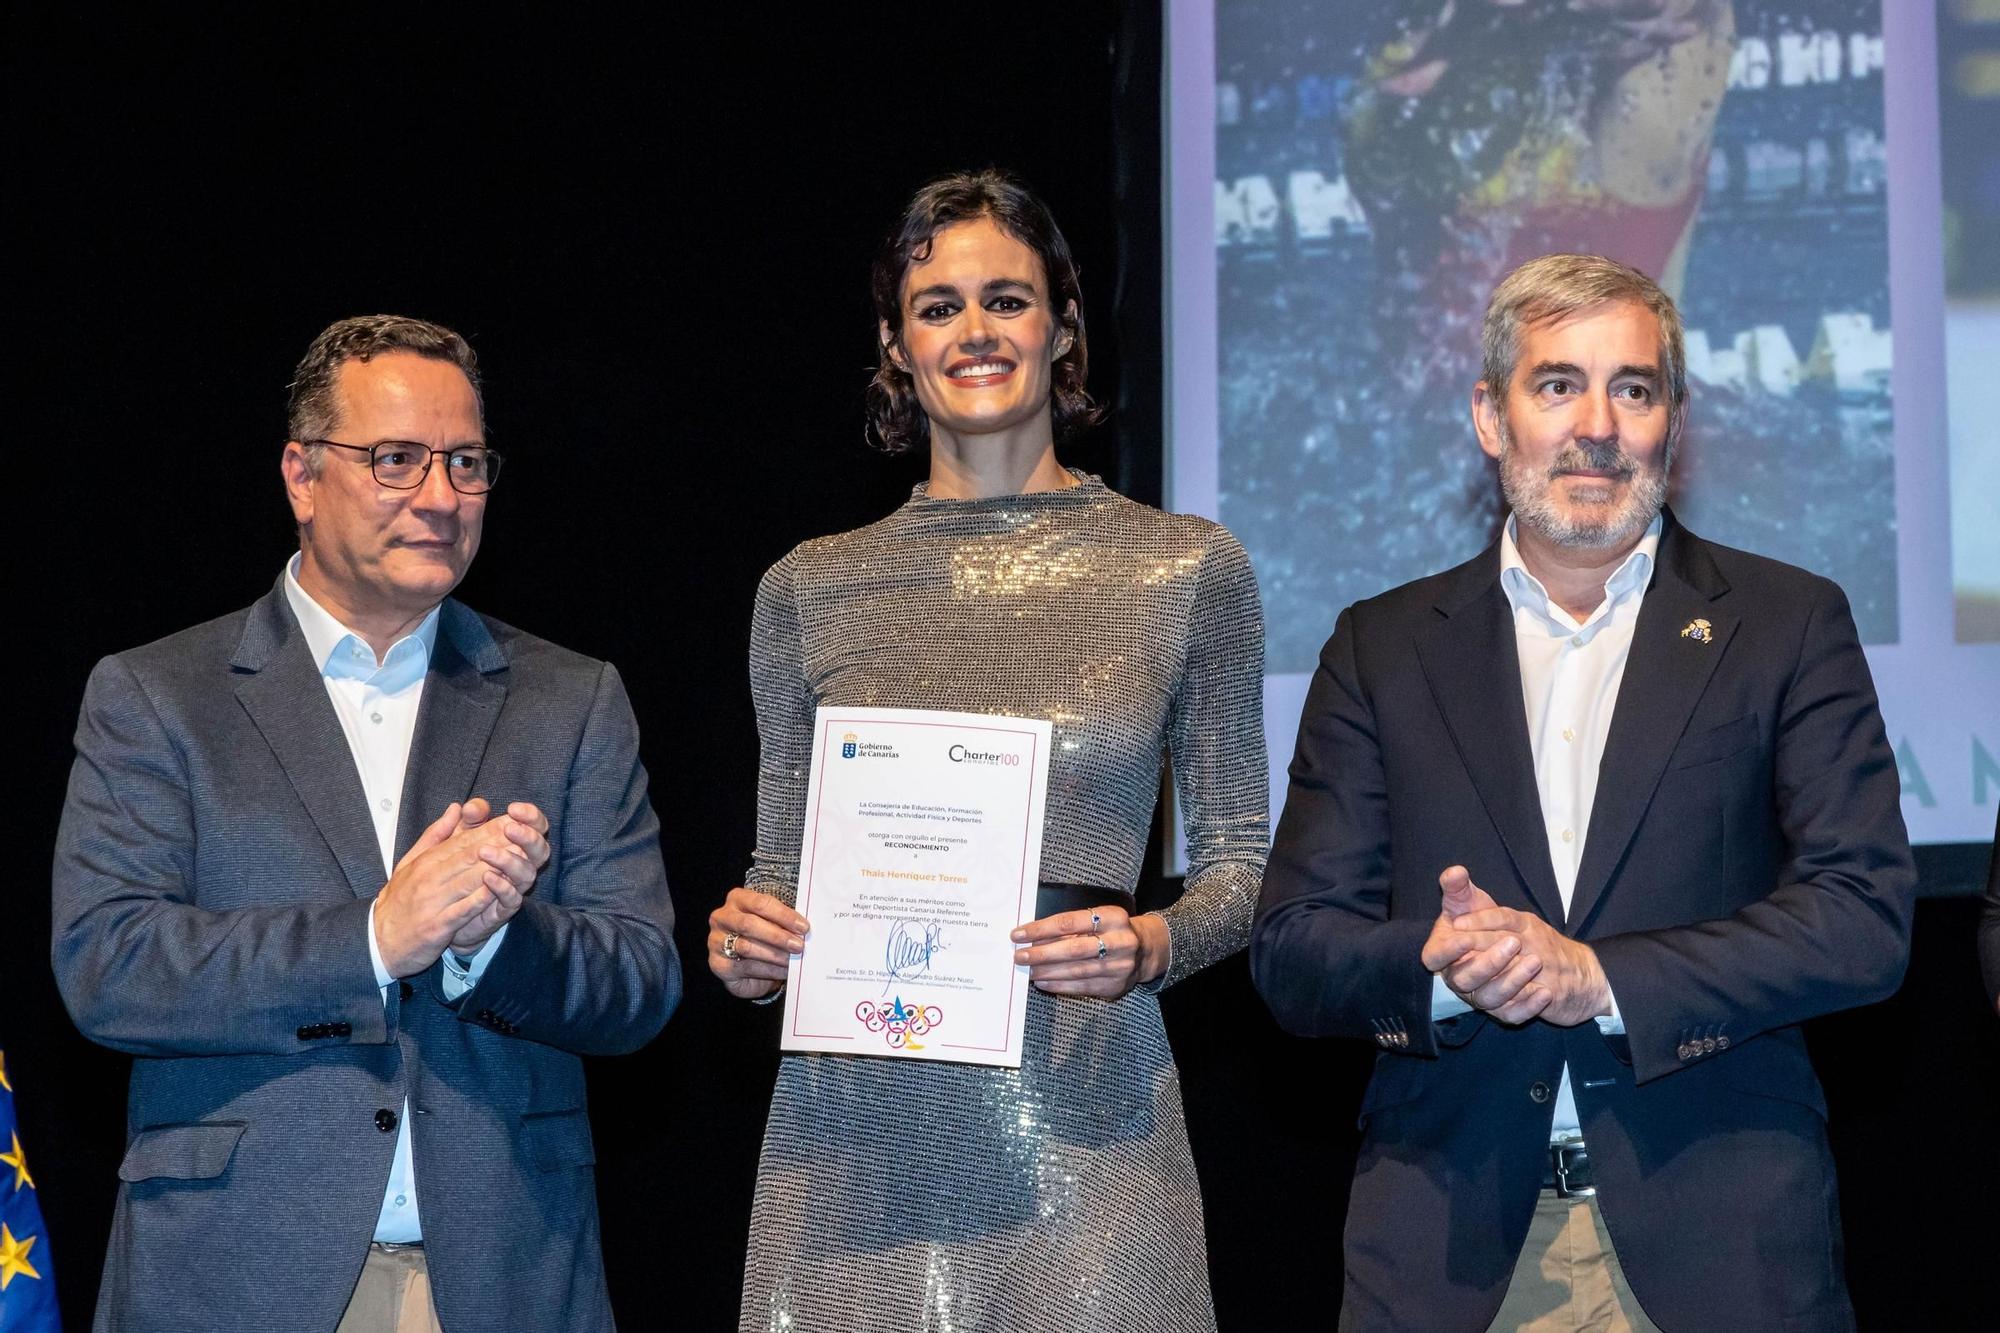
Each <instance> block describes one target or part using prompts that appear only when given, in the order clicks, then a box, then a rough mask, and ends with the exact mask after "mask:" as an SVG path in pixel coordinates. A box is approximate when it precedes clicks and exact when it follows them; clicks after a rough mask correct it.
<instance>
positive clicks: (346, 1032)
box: [333, 1023, 354, 1037]
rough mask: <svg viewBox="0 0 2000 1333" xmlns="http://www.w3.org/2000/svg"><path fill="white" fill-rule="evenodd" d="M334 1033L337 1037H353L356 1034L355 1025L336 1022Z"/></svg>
mask: <svg viewBox="0 0 2000 1333" xmlns="http://www.w3.org/2000/svg"><path fill="white" fill-rule="evenodd" d="M333 1035H334V1036H336V1037H351V1036H353V1035H354V1025H353V1024H351V1023H335V1024H334V1025H333Z"/></svg>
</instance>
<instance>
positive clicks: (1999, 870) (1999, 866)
mask: <svg viewBox="0 0 2000 1333" xmlns="http://www.w3.org/2000/svg"><path fill="white" fill-rule="evenodd" d="M1979 970H1980V972H1981V973H1982V974H1984V976H1985V978H1986V998H1987V999H1988V1000H1991V1001H1992V1002H1993V1003H1994V1004H1995V1005H1996V1006H2000V838H1996V839H1995V841H1994V843H1993V859H1992V860H1991V861H1989V862H1988V863H1987V866H1986V906H1985V908H1984V909H1983V910H1982V911H1981V912H1980V914H1979Z"/></svg>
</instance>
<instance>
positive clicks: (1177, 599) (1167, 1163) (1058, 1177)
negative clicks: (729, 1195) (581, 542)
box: [741, 473, 1269, 1333]
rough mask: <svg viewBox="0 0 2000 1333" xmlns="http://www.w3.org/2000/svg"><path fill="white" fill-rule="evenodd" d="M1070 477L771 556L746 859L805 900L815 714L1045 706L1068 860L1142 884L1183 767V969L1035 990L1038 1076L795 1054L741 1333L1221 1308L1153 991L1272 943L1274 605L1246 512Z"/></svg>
mask: <svg viewBox="0 0 2000 1333" xmlns="http://www.w3.org/2000/svg"><path fill="white" fill-rule="evenodd" d="M1073 475H1074V476H1075V478H1076V480H1077V482H1078V484H1077V485H1076V486H1075V487H1074V488H1072V489H1067V490H1060V491H1050V492H1042V493H1038V494H1034V495H1020V496H1008V497H1002V498H997V499H983V500H945V499H935V498H932V497H931V496H930V495H929V494H928V491H927V489H926V487H924V486H918V487H917V488H916V490H915V491H914V492H913V493H912V495H911V497H910V500H909V502H908V503H907V504H905V505H904V506H903V507H902V508H900V509H898V510H896V511H895V512H894V513H892V514H890V515H889V516H888V517H887V518H885V519H883V520H882V521H880V522H878V523H874V524H871V525H870V526H868V527H865V528H861V529H858V530H856V531H854V532H848V533H842V534H840V535H838V536H833V537H824V538H820V539H818V540H815V541H809V542H806V543H805V544H803V545H801V546H799V547H798V548H796V549H795V550H793V551H792V552H791V553H790V554H789V555H787V556H786V557H785V558H784V559H783V560H781V561H779V562H778V563H777V565H775V566H773V567H772V569H771V571H770V572H769V573H768V574H766V575H765V577H764V581H763V583H762V585H761V586H760V587H759V589H758V594H757V607H756V615H755V619H754V621H753V626H752V634H751V647H750V677H751V689H752V693H753V695H754V698H755V702H756V707H757V723H758V730H759V734H760V736H761V741H762V758H761V770H760V774H759V792H758V811H757V851H756V856H755V862H754V865H753V866H752V869H751V871H750V874H749V876H748V878H747V881H746V882H747V883H748V884H749V886H750V887H752V888H756V889H761V890H763V891H765V892H768V893H772V894H776V895H777V896H779V897H781V898H783V899H785V900H786V901H787V902H791V901H793V899H794V894H795V891H796V887H797V883H798V863H799V844H800V837H801V829H802V826H803V821H804V812H805V787H806V775H807V770H808V768H809V766H810V762H811V755H812V724H813V710H814V708H815V707H817V706H819V705H829V704H830V705H838V706H848V707H857V706H870V707H890V708H943V709H956V710H963V711H971V712H981V713H994V714H1001V715H1006V716H1012V717H1032V718H1047V719H1048V720H1049V722H1050V723H1051V724H1052V726H1053V733H1054V734H1053V741H1052V744H1051V754H1052V756H1053V758H1052V763H1051V766H1050V772H1049V788H1048V804H1047V815H1046V819H1045V824H1044V829H1043V840H1042V864H1041V877H1042V879H1043V881H1044V882H1050V883H1067V884H1089V885H1098V886H1102V887H1107V888H1113V889H1119V890H1123V891H1126V892H1130V891H1131V890H1132V888H1133V887H1134V885H1135V884H1136V883H1137V881H1138V878H1139V873H1140V869H1141V861H1142V859H1143V857H1144V854H1145V849H1146V838H1147V831H1148V827H1149V824H1150V821H1151V817H1152V812H1153V806H1154V802H1155V801H1156V800H1157V799H1158V796H1159V792H1160V787H1161V774H1162V766H1163V764H1169V763H1170V765H1171V769H1172V773H1173V777H1174V785H1175V791H1176V794H1177V798H1178V804H1179V807H1180V814H1181V816H1182V819H1183V821H1184V826H1185V829H1186V834H1187V853H1188V874H1187V879H1186V887H1185V889H1184V890H1183V892H1182V894H1181V896H1180V898H1179V899H1178V900H1177V901H1176V902H1175V903H1174V904H1173V905H1172V906H1170V907H1168V908H1166V909H1165V910H1164V911H1163V912H1162V913H1161V915H1162V916H1163V917H1164V918H1165V920H1166V922H1167V926H1168V932H1169V935H1170V938H1171V940H1172V945H1173V950H1172V959H1171V963H1170V965H1169V968H1168V971H1167V973H1166V975H1165V977H1164V978H1162V979H1161V981H1160V982H1157V983H1155V984H1154V985H1153V986H1151V987H1141V988H1140V989H1138V990H1135V991H1133V992H1132V993H1130V994H1127V995H1126V996H1125V997H1124V998H1122V999H1120V1000H1117V1001H1115V1002H1108V1003H1107V1002H1105V1001H1102V1000H1096V999H1089V998H1079V997H1058V996H1051V995H1047V994H1044V993H1043V992H1041V991H1039V990H1034V991H1031V992H1030V995H1029V1005H1028V1015H1027V1035H1026V1043H1025V1048H1024V1050H1025V1053H1024V1057H1023V1061H1022V1064H1021V1067H1020V1068H1019V1069H996V1068H988V1067H982V1066H973V1065H953V1064H941V1063H929V1062H918V1061H903V1060H888V1059H871V1058H866V1057H854V1056H840V1055H805V1054H794V1055H787V1056H785V1057H784V1058H783V1060H782V1061H781V1063H780V1067H779V1073H778V1080H777V1087H776V1090H775V1091H774V1093H773V1095H772V1100H771V1114H770V1120H769V1122H768V1123H767V1125H766V1128H765V1134H764V1147H763V1157H762V1160H761V1162H760V1165H759V1169H758V1176H757V1194H756V1202H755V1205H754V1208H753V1211H752V1215H751V1224H750V1246H749V1257H748V1261H747V1263H746V1266H745V1271H744V1285H743V1305H742V1316H741V1328H742V1329H743V1330H744V1331H745V1333H750V1331H751V1330H756V1331H758V1333H762V1331H763V1330H781V1331H784V1333H877V1331H880V1333H919V1331H921V1333H1088V1331H1092V1330H1104V1331H1105V1333H1109V1331H1110V1330H1121V1331H1122V1330H1131V1329H1144V1330H1148V1333H1154V1331H1163V1333H1180V1331H1182V1330H1192V1331H1205V1330H1212V1329H1213V1328H1214V1327H1215V1316H1214V1312H1213V1306H1212V1304H1211V1301H1210V1297H1209V1286H1208V1256H1207V1246H1206V1243H1205V1241H1204V1238H1203V1233H1202V1214H1201V1196H1200V1190H1199V1185H1198V1184H1197V1182H1196V1179H1195V1171H1194V1162H1193V1159H1192V1158H1191V1157H1190V1155H1189V1152H1188V1141H1187V1131H1186V1127H1185V1124H1184V1122H1183V1119H1182V1114H1181V1097H1180V1079H1179V1073H1178V1071H1177V1070H1176V1069H1175V1068H1174V1061H1173V1054H1172V1052H1171V1051H1170V1050H1169V1049H1168V1046H1167V1039H1166V1032H1165V1030H1164V1028H1163V1027H1162V1026H1161V1022H1160V1008H1159V1002H1158V999H1157V998H1156V995H1155V992H1156V991H1157V989H1158V988H1159V987H1160V986H1162V985H1171V984H1172V983H1173V982H1175V981H1178V980H1180V979H1181V978H1182V977H1185V976H1187V975H1188V974H1189V973H1191V972H1194V971H1196V970H1197V969H1199V968H1202V967H1205V966H1207V965H1208V964H1210V963H1212V962H1215V961H1216V960H1217V959H1220V958H1223V957H1225V956H1227V955H1229V954H1231V953H1234V952H1235V951H1236V950H1238V949H1241V948H1242V947H1243V946H1244V944H1245V943H1246V941H1247V940H1248V937H1249V931H1250V915H1251V909H1252V907H1253V905H1254V904H1255V902H1256V898H1257V890H1258V885H1259V882H1260V880H1261V878H1262V875H1263V868H1264V856H1265V848H1266V844H1267V841H1268V833H1269V816H1268V810H1267V794H1266V793H1267V788H1266V782H1267V775H1266V771H1265V763H1264V740H1263V726H1262V688H1263V683H1262V672H1263V624H1262V619H1261V617H1260V614H1259V611H1258V603H1257V588H1256V582H1255V580H1254V578H1253V577H1252V574H1251V571H1250V563H1249V560H1248V558H1247V557H1246V556H1245V555H1244V552H1243V548H1242V547H1241V546H1240V545H1239V544H1238V543H1237V541H1236V539H1235V538H1233V537H1231V536H1230V535H1229V533H1228V532H1227V531H1225V530H1224V529H1222V528H1221V527H1219V526H1217V525H1216V524H1214V523H1211V522H1209V521H1208V520H1206V519H1201V518H1193V517H1188V516H1184V515H1176V514H1163V513H1161V512H1159V511H1158V510H1156V509H1151V508H1149V507H1147V506H1145V505H1141V504H1137V503H1134V502H1133V501H1131V500H1127V499H1126V498H1124V497H1123V496H1121V495H1118V494H1116V493H1115V492H1113V491H1111V490H1109V489H1107V488H1106V487H1105V486H1104V484H1103V483H1102V482H1101V481H1099V480H1098V479H1097V478H1095V477H1090V476H1086V475H1084V474H1082V473H1075V474H1073Z"/></svg>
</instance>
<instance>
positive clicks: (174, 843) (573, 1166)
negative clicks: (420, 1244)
mask: <svg viewBox="0 0 2000 1333" xmlns="http://www.w3.org/2000/svg"><path fill="white" fill-rule="evenodd" d="M638 740H639V738H638V727H637V724H636V723H635V721H634V720H633V717H632V711H631V706H630V704H629V703H628V702H627V700H626V697H625V691H624V688H623V686H622V685H621V684H620V683H619V679H618V675H617V673H616V672H615V671H614V670H613V669H612V668H611V667H610V666H608V665H606V664H605V663H602V662H596V661H593V660H591V659H589V658H586V657H582V656H579V655H577V654H575V653H571V652H568V651H565V650H564V649H561V648H558V647H556V646H555V645H553V644H550V643H546V642H544V641H543V640H540V639H536V638H533V637H531V636H529V635H526V634H523V633H521V632H520V631H518V630H515V629H512V628H510V627H508V626H506V625H502V624H500V623H498V622H496V621H492V620H487V619H485V618H483V617H481V616H478V615H476V614H474V613H473V612H472V611H470V610H468V609H467V608H466V607H464V606H462V605H460V604H459V603H457V602H455V601H446V602H445V603H444V606H443V610H442V613H441V619H440V624H439V633H438V638H437V645H436V649H435V651H434V652H433V654H432V660H431V668H430V674H429V676H428V677H427V678H426V680H425V682H424V691H423V702H422V706H421V708H420V709H419V712H418V717H417V727H416V735H415V738H414V740H413V742H412V744H411V748H410V762H409V768H408V773H407V778H406V781H405V785H404V793H403V796H404V799H403V810H402V820H401V826H400V828H399V829H398V832H397V844H396V845H397V849H398V855H400V854H401V852H402V850H403V849H405V848H407V847H408V846H409V845H410V844H411V843H412V842H413V841H414V840H415V838H416V836H417V834H418V833H419V832H420V831H421V830H422V829H423V828H424V826H425V825H426V824H428V823H429V821H431V820H432V819H434V818H436V817H437V815H438V814H439V813H440V812H441V811H442V810H443V809H444V807H445V806H446V805H447V804H449V803H450V802H451V801H454V800H462V799H464V798H467V797H470V796H474V795H483V796H488V797H490V798H492V799H493V800H494V801H495V803H496V804H499V803H502V802H506V801H510V800H527V801H533V802H535V803H536V804H537V805H539V806H541V808H542V809H543V810H544V811H545V812H546V813H547V815H548V817H549V821H550V824H551V831H550V845H551V854H550V858H549V863H548V865H547V866H546V867H545V868H544V869H543V871H542V873H541V877H540V879H539V880H538V881H537V883H536V885H535V889H534V892H533V893H532V894H531V895H530V896H529V898H528V899H527V901H526V902H525V903H524V904H523V906H522V908H521V910H520V912H519V913H518V914H517V915H516V916H515V917H514V919H513V924H512V926H511V928H510V929H509V930H508V932H507V936H506V938H505V940H504V941H503V942H502V943H501V945H500V947H499V948H498V950H496V952H495V953H494V955H493V958H492V960H491V962H490V963H489V965H488V967H487V969H486V972H485V974H484V975H483V976H482V977H481V979H480V981H479V984H478V985H477V986H475V987H474V988H473V989H472V990H470V991H469V992H467V993H466V994H464V995H463V996H461V997H460V998H459V999H458V1000H456V1001H450V1000H447V999H445V996H444V991H443V989H442V985H441V970H440V965H438V964H433V965H432V967H431V969H430V970H429V971H428V972H425V973H423V974H422V975H419V976H415V977H411V978H409V979H408V980H407V981H404V982H402V983H400V984H399V985H398V986H395V987H391V988H390V991H389V999H388V1003H387V1004H386V1005H384V1003H383V1000H382V992H381V991H380V990H378V989H377V988H376V985H375V975H374V969H373V966H372V964H371V963H370V961H369V955H368V944H367V939H366V931H367V924H366V923H367V917H368V906H369V902H370V900H371V899H372V898H373V897H374V895H375V894H376V893H377V892H378V891H379V890H380V889H381V887H382V884H383V874H382V862H381V852H380V849H379V847H378V845H377V843H376V840H375V833H374V827H373V825H372V823H371V822H370V819H369V814H368V808H367V802H366V800H365V798H364V797H363V795H362V789H361V781H360V778H359V776H358V775H357V773H356V771H355V766H354V762H353V759H352V756H351V754H350V752H349V750H348V747H347V742H346V739H345V738H344V736H343V735H342V733H341V728H340V722H339V719H338V717H337V716H336V715H335V713H334V710H333V705H332V703H331V702H330V701H329V700H328V698H327V695H326V690H325V688H324V686H323V685H322V683H321V680H320V675H319V671H318V669H317V667H316V666H315V665H314V663H313V661H312V660H311V655H310V652H309V650H308V649H307V647H306V643H305V638H304V636H303V634H302V633H301V632H300V630H299V627H298V623H297V621H296V620H295V619H294V617H293V615H292V612H291V609H290V607H289V606H288V605H287V603H286V601H285V598H284V595H283V592H282V589H281V588H280V589H274V590H273V591H272V592H271V593H270V594H269V595H267V596H265V597H264V598H263V599H261V600H260V601H258V602H257V603H256V604H255V605H254V606H251V607H250V608H248V609H247V610H245V611H240V612H238V613H236V614H235V615H231V616H225V617H223V618H222V619H220V620H214V621H210V622H209V623H207V624H205V625H198V626H196V627H195V628H193V629H190V630H187V631H185V632H183V633H180V634H176V635H173V636H172V637H170V638H166V639H162V640H160V641H159V642H157V643H153V644H149V645H147V646H146V647H143V648H137V649H133V650H132V651H130V652H126V653H120V654H118V655H117V656H115V657H108V658H106V659H104V660H103V661H102V662H100V663H99V664H98V666H97V669H96V670H95V671H94V672H92V674H91V677H90V684H89V687H88V690H87V691H86V693H85V696H84V703H83V714H82V718H81V720H80V721H79V723H78V726H77V735H76V749H77V758H76V765H75V767H74V769H73V770H72V772H71V775H70V785H69V794H68V798H67V800H66V801H65V803H64V806H63V818H62V830H61V834H60V836H59V839H58V842H57V846H56V857H55V903H54V960H55V973H56V980H57V983H58V985H59V986H60V987H61V990H62V995H63V1000H64V1002H65V1003H66V1004H67V1005H68V1006H69V1011H70V1013H71V1015H72V1016H73V1017H74V1018H75V1020H76V1023H77V1026H78V1027H80V1028H81V1029H82V1030H83V1031H84V1032H85V1033H86V1034H87V1035H88V1036H90V1037H91V1038H93V1039H94V1040H96V1041H99V1042H102V1043H104V1044H105V1045H107V1046H111V1047H114V1048H116V1049H118V1050H121V1051H128V1052H130V1053H131V1054H133V1055H134V1056H136V1057H138V1058H137V1059H136V1060H135V1061H134V1062H133V1069H132V1084H131V1094H130V1100H129V1105H128V1117H129V1118H128V1123H127V1135H128V1147H127V1150H126V1153H125V1159H124V1163H123V1165H121V1166H120V1167H119V1170H118V1176H119V1180H120V1181H121V1182H122V1184H121V1185H120V1187H119V1195H118V1206H117V1212H116V1216H115V1218H114V1219H113V1222H112V1229H111V1239H110V1247H109V1251H108V1253H107V1255H106V1258H105V1268H104V1279H103V1284H102V1286H101V1288H100V1291H99V1301H98V1310H97V1323H96V1326H97V1328H99V1329H101V1330H109V1329H117V1330H120V1333H127V1331H130V1333H151V1331H153V1330H161V1331H162V1333H164V1331H165V1330H190V1331H192V1330H204V1331H205V1330H209V1329H213V1328H218V1327H223V1326H227V1327H230V1328H236V1329H244V1330H254V1329H271V1330H279V1329H283V1330H299V1329H332V1328H333V1327H334V1325H335V1324H336V1322H337V1321H338V1320H339V1318H340V1314H341V1311H342V1309H343V1308H344V1306H345V1305H346V1302H347V1299H348V1296H349V1295H350V1294H351V1292H352V1290H353V1287H354V1283H355V1279H356V1277H357V1276H358V1275H359V1273H360V1271H361V1263H362V1260H363V1258H364V1257H365V1255H366V1252H367V1248H368V1242H369V1239H370V1237H371V1235H372V1234H373V1231H374V1226H375V1220H376V1216H377V1214H378V1212H379V1210H380V1208H381V1205H382V1190H383V1186H384V1184H385V1183H386V1182H387V1180H388V1176H389V1166H390V1158H391V1155H392V1153H393V1152H394V1149H395V1144H396V1137H397V1136H396V1133H395V1129H396V1123H397V1118H398V1117H399V1116H400V1115H401V1114H402V1107H403V1104H404V1099H405V1098H406V1097H407V1098H408V1100H409V1107H410V1112H411V1114H413V1115H414V1116H415V1117H416V1123H415V1124H414V1125H413V1126H412V1127H411V1128H412V1133H411V1147H412V1151H413V1153H414V1157H415V1163H416V1176H417V1180H418V1186H419V1189H420V1190H421V1191H422V1198H421V1202H422V1208H423V1227H424V1244H425V1249H426V1252H427V1254H428V1257H429V1260H430V1270H431V1281H432V1285H433V1290H434V1295H435V1299H436V1302H437V1308H438V1314H439V1318H440V1319H441V1321H442V1322H443V1324H444V1326H445V1327H446V1328H449V1329H455V1330H487V1329H522V1330H536V1331H537V1333H540V1331H541V1330H554V1329H577V1330H583V1329H590V1330H596V1329H609V1328H611V1326H612V1320H611V1307H610V1303H609V1301H608V1300H607V1298H606V1295H605V1286H604V1269H603V1262H602V1259H601V1257H600V1255H599V1250H598V1221H597V1202H596V1193H595V1188H594V1183H593V1176H592V1170H591V1168H592V1163H593V1161H594V1160H595V1159H594V1154H593V1152H592V1148H591V1136H590V1123H589V1120H588V1118H587V1116H586V1113H585V1108H584V1078H583V1066H582V1062H581V1061H580V1060H579V1059H578V1058H577V1057H578V1056H579V1055H583V1054H617V1053H621V1052H626V1051H631V1050H635V1049H637V1048H638V1047H640V1046H642V1045H644V1044H645V1043H646V1042H647V1041H648V1040H650V1039H651V1038H652V1037H653V1035H654V1034H655V1033H657V1032H658V1031H659V1030H660V1027H661V1025H662V1024H664V1023H665V1022H666V1020H667V1016H668V1015H669V1014H670V1013H672V1011H673V1008H674V1005H675V1004H676V1003H677V1002H678V1000H679V998H680V991H681V973H680V964H679V960H678V959H677V958H676V956H675V953H674V947H673V936H672V927H673V909H672V906H671V904H670V903H669V900H668V897H667V883H666V873H665V870H664V868H663V866H662V865H661V861H660V852H659V822H658V820H657V819H655V817H654V815H653V811H652V807H651V805H650V804H649V803H648V801H647V798H646V774H645V770H644V769H643V768H641V767H640V764H639V754H638Z"/></svg>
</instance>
